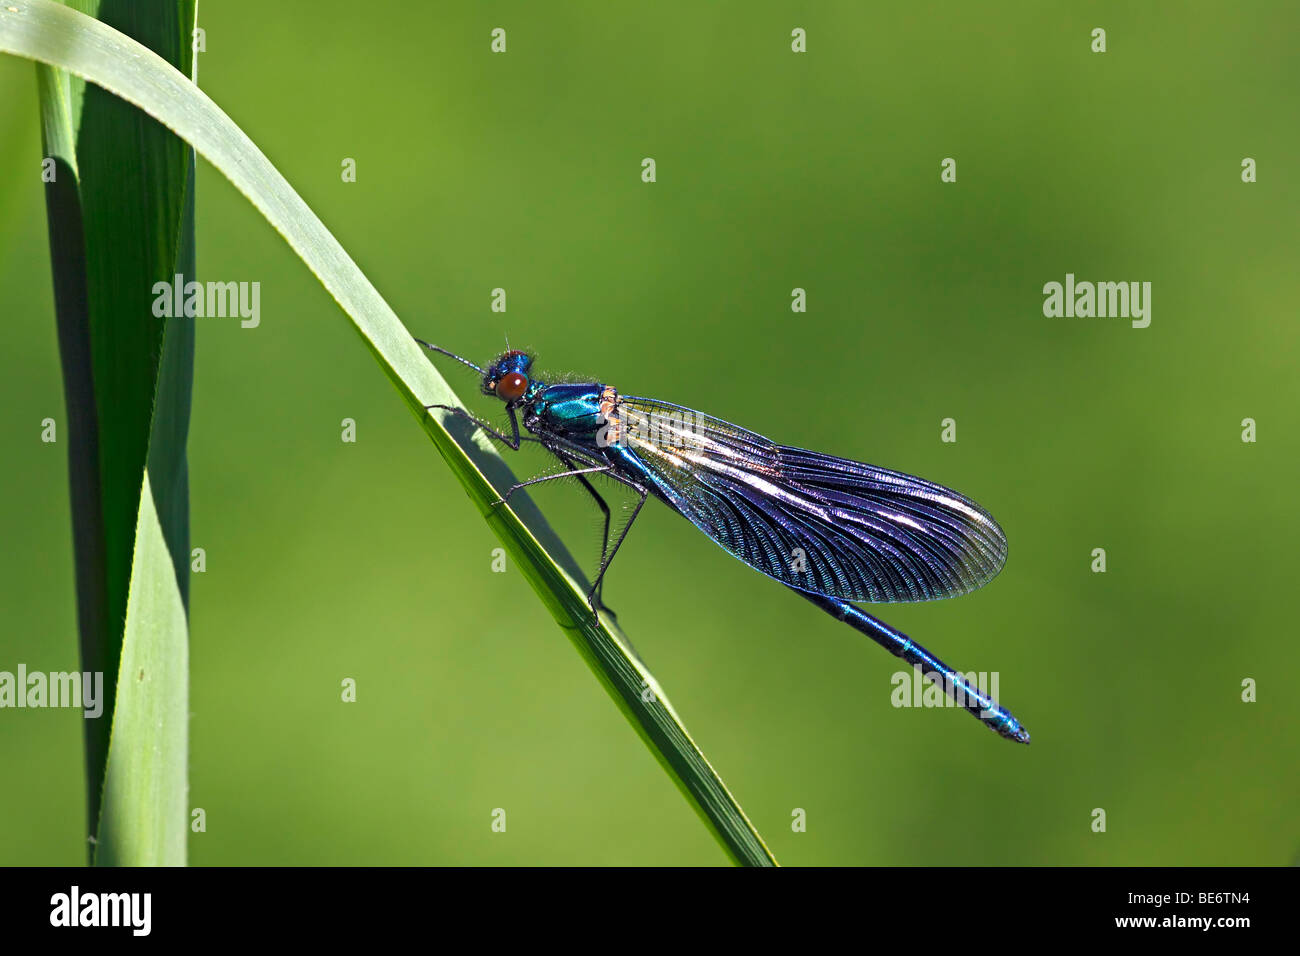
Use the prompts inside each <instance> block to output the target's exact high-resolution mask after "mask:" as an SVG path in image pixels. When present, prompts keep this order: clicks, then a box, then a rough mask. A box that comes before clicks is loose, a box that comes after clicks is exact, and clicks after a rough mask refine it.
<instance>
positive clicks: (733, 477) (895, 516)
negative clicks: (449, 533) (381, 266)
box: [416, 339, 1029, 743]
mask: <svg viewBox="0 0 1300 956" xmlns="http://www.w3.org/2000/svg"><path fill="white" fill-rule="evenodd" d="M416 341H417V342H420V344H421V345H423V346H424V347H425V348H427V349H430V350H432V351H434V352H440V353H442V354H443V355H447V356H450V357H451V358H454V359H456V361H458V362H460V363H461V364H463V365H467V366H469V367H470V368H472V369H473V370H474V371H476V372H477V373H478V374H479V375H480V376H481V385H482V390H483V394H485V395H492V396H495V397H497V398H499V399H501V400H502V401H503V402H504V403H505V409H506V415H507V416H508V418H509V421H510V433H509V434H506V433H505V432H502V431H499V430H498V429H496V428H493V427H492V426H491V425H490V424H488V423H487V422H484V421H481V420H480V419H477V418H475V417H474V416H472V415H470V414H469V413H468V412H467V411H465V410H464V409H463V408H458V407H455V406H451V405H429V406H427V407H428V408H440V409H446V410H447V411H448V412H450V413H452V414H455V415H460V416H463V417H465V418H467V419H469V421H471V422H473V423H474V424H475V425H477V426H478V427H479V428H482V429H483V430H484V431H485V432H487V433H488V434H490V435H492V436H493V437H495V438H497V439H500V440H501V441H503V442H505V443H506V445H508V446H509V447H510V448H512V449H514V450H515V451H518V450H519V448H520V445H521V443H522V442H525V441H533V442H538V443H539V444H541V446H542V447H543V448H545V449H546V450H547V451H548V452H550V453H551V454H552V455H554V456H555V457H556V458H557V459H558V460H559V461H560V463H561V465H563V470H561V471H557V472H554V473H551V474H546V475H541V476H539V477H536V478H531V479H529V480H528V481H521V482H519V483H517V484H515V485H513V486H512V487H510V488H509V489H507V490H506V491H505V492H504V493H503V494H502V495H501V501H502V502H504V501H507V500H509V498H510V496H511V495H513V494H514V493H515V492H516V491H518V490H519V489H520V488H525V487H527V486H529V485H536V484H540V483H541V482H544V481H553V480H555V479H559V478H576V479H577V480H578V481H579V482H581V483H582V485H583V487H584V488H585V489H586V490H587V492H588V493H589V494H590V495H591V496H592V498H593V499H595V501H596V503H597V504H598V505H599V506H600V509H601V511H603V512H604V515H605V534H604V545H603V546H602V548H601V559H600V567H599V569H598V570H597V572H596V577H595V581H594V583H593V584H592V588H591V593H590V594H589V595H588V596H587V600H588V603H589V604H590V605H591V608H592V612H593V613H595V612H596V610H597V608H598V607H599V606H600V604H601V600H600V595H601V583H602V581H603V580H604V577H605V572H606V571H608V570H609V565H610V562H611V561H613V560H614V555H615V554H617V553H618V549H619V547H620V546H621V545H622V544H623V541H624V539H625V538H626V537H627V533H628V530H629V529H630V528H631V527H632V524H633V522H635V521H636V518H637V515H638V514H640V512H641V508H642V506H643V505H644V504H645V502H646V499H647V498H648V497H650V496H651V495H653V496H654V497H655V498H658V499H659V500H660V501H662V502H663V503H664V504H666V505H668V507H670V508H672V509H673V510H674V511H676V512H677V513H678V514H680V515H681V516H682V517H684V518H686V519H687V520H688V521H690V522H691V523H692V524H693V525H695V526H696V527H697V528H699V529H700V530H701V531H703V532H704V533H705V534H707V535H708V536H709V537H710V538H712V539H713V540H714V541H716V542H717V543H718V544H719V545H721V546H722V547H723V548H724V549H726V550H727V551H729V552H730V553H731V554H733V555H735V556H736V557H737V558H739V559H740V560H742V561H744V562H745V563H746V564H748V565H749V566H750V567H751V568H754V569H755V570H756V571H761V572H763V573H764V574H766V575H767V576H768V577H771V578H774V579H776V580H777V581H780V582H781V583H782V584H784V585H785V586H786V587H788V588H790V589H791V590H792V591H794V592H795V593H796V594H799V595H800V596H801V597H804V598H806V599H807V600H809V601H811V602H812V603H813V604H815V605H817V606H818V607H819V608H821V609H822V610H824V611H826V612H827V613H829V614H832V615H834V616H835V617H836V618H838V619H839V620H841V621H844V622H845V623H847V624H849V625H850V626H851V627H854V628H856V629H857V630H858V631H861V632H862V633H863V634H865V635H866V636H867V637H869V638H871V639H872V640H873V641H875V642H876V643H877V644H880V645H881V646H882V647H884V648H885V649H886V650H887V651H889V652H890V653H891V654H894V655H895V656H896V657H900V658H902V659H903V660H904V661H906V662H907V663H908V664H910V665H911V666H913V667H917V668H920V670H921V672H922V673H923V675H924V676H925V677H926V678H927V679H929V680H931V681H933V682H934V683H936V684H938V685H942V687H943V689H944V691H945V692H946V693H947V694H948V695H949V696H950V697H951V698H952V699H953V700H954V702H955V703H956V704H958V705H959V706H961V707H963V708H964V709H965V710H967V711H969V712H970V713H971V714H974V715H975V716H976V717H977V718H978V719H979V720H980V721H982V722H983V723H984V724H985V725H986V726H987V727H989V728H991V729H992V730H994V731H996V732H997V733H999V734H1001V735H1002V736H1003V737H1006V738H1008V739H1010V740H1016V741H1019V742H1021V743H1029V734H1028V732H1026V731H1025V729H1024V728H1023V727H1021V726H1020V722H1019V721H1017V720H1016V718H1015V717H1013V716H1012V715H1011V713H1010V712H1009V711H1007V710H1006V709H1004V708H1002V707H1001V706H999V705H998V703H997V701H995V700H993V699H992V697H991V696H989V694H988V693H987V692H986V691H985V690H983V689H980V688H979V687H978V686H976V685H975V684H972V683H971V682H970V681H968V680H967V679H966V678H965V677H963V676H962V674H961V673H960V672H958V671H956V670H955V669H953V668H951V667H949V666H948V665H947V664H945V663H944V662H943V661H941V660H939V658H937V657H935V656H934V655H933V654H931V653H930V652H929V651H927V650H926V649H925V648H924V647H921V646H920V645H919V644H917V643H915V642H914V641H912V640H911V639H909V638H908V637H907V635H906V634H903V633H901V632H900V631H897V630H895V629H894V628H892V627H890V626H889V625H888V624H886V623H884V622H883V621H879V620H877V619H876V618H874V617H872V616H871V615H870V614H867V613H866V612H865V611H863V610H861V609H860V608H858V607H855V606H854V605H853V604H852V603H850V602H853V601H866V602H871V603H890V602H900V601H929V600H935V599H937V598H947V597H953V596H955V595H958V594H965V593H966V592H968V591H972V590H974V589H975V588H978V587H981V586H982V585H984V584H986V583H988V582H989V581H990V580H992V578H993V577H994V576H995V575H997V573H998V572H999V571H1000V570H1001V569H1002V565H1003V563H1005V561H1006V557H1007V541H1006V537H1005V536H1004V535H1003V533H1002V529H1001V528H1000V527H998V523H997V522H996V521H994V520H993V518H992V516H991V515H989V513H988V512H987V511H985V510H984V509H983V508H981V507H980V506H979V505H977V504H976V503H975V502H973V501H971V500H970V499H969V498H967V497H965V496H964V495H960V494H958V493H957V492H955V491H952V490H950V489H948V488H945V487H943V486H942V485H936V484H934V483H933V482H929V481H925V480H923V479H921V478H914V477H912V476H911V475H905V474H902V473H901V472H896V471H890V470H888V469H886V468H878V467H876V466H875V465H866V464H863V463H861V462H856V461H850V460H848V459H845V458H835V457H833V456H831V455H823V454H821V453H819V452H815V451H806V450H804V449H802V448H791V447H788V446H785V445H778V444H776V443H775V442H772V441H769V440H768V439H766V438H764V437H763V436H762V435H758V434H755V433H754V432H751V431H747V430H746V429H743V428H739V427H737V426H736V425H732V424H729V423H728V422H724V421H722V420H720V419H717V418H712V417H710V416H708V415H704V414H702V413H700V412H697V411H694V410H692V409H689V408H685V407H683V406H681V405H672V404H669V403H668V402H661V401H658V400H655V399H649V398H636V397H634V396H629V395H620V394H619V393H618V392H617V391H615V389H614V388H613V387H612V386H610V385H603V384H599V383H595V382H586V383H564V384H554V385H548V384H547V383H546V382H543V381H541V380H539V379H536V378H534V377H533V376H532V364H533V359H532V356H531V355H529V354H527V353H526V352H521V351H518V350H510V351H507V352H505V353H504V354H503V355H501V356H500V357H499V358H498V359H497V360H496V361H495V362H493V363H492V364H491V365H489V366H488V367H487V368H486V369H483V368H480V367H479V366H477V365H475V364H474V363H473V362H471V361H469V360H468V359H464V358H461V357H460V356H459V355H456V354H454V353H452V352H448V351H447V350H446V349H443V348H439V347H438V346H436V345H430V344H429V343H428V342H423V341H421V340H419V339H416ZM521 418H522V420H523V426H524V431H525V432H527V434H524V433H521V432H520V430H519V423H520V419H521ZM592 475H604V476H606V477H607V478H611V479H613V480H614V481H616V482H618V483H619V484H622V485H625V486H627V487H628V488H630V489H632V491H634V492H636V494H637V495H638V496H639V498H638V500H637V502H636V505H635V506H634V507H633V509H632V513H631V516H630V517H629V518H628V521H627V523H626V524H624V525H623V527H622V529H621V530H620V531H619V533H618V536H617V537H616V538H615V539H614V542H613V545H612V546H611V545H610V540H609V530H610V509H609V505H608V504H607V503H606V502H605V500H604V498H603V497H601V495H600V493H599V492H598V491H597V490H596V489H595V487H594V486H593V485H592V484H591V482H590V481H589V480H588V478H589V476H592Z"/></svg>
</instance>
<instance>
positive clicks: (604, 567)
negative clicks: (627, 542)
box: [587, 474, 650, 614]
mask: <svg viewBox="0 0 1300 956" xmlns="http://www.w3.org/2000/svg"><path fill="white" fill-rule="evenodd" d="M611 477H617V478H618V480H619V481H621V482H623V484H625V485H627V486H629V487H631V488H635V489H636V491H637V492H638V493H639V494H640V495H641V500H640V501H638V502H637V503H636V507H635V508H633V509H632V517H630V518H628V519H627V524H625V525H623V531H622V532H621V533H620V534H619V536H618V540H617V541H615V542H614V547H613V548H611V549H610V552H609V554H607V555H605V558H604V560H603V561H601V563H600V570H599V571H597V572H596V583H595V584H593V585H592V586H591V592H590V593H589V594H588V595H587V604H588V605H590V607H591V613H592V614H595V613H596V600H597V595H598V593H599V591H600V586H601V584H602V583H603V582H604V580H605V572H606V571H608V570H609V566H610V563H611V562H612V561H613V560H614V555H616V554H618V549H619V546H620V545H622V543H623V539H624V538H626V537H627V533H628V532H629V531H631V530H632V523H633V522H634V521H636V516H637V515H639V514H640V513H641V509H642V507H644V506H645V500H646V498H647V497H648V496H649V494H650V492H649V491H648V490H647V489H646V488H645V486H644V485H640V484H638V483H636V482H634V481H630V480H629V479H627V478H624V477H622V476H614V475H612V474H611Z"/></svg>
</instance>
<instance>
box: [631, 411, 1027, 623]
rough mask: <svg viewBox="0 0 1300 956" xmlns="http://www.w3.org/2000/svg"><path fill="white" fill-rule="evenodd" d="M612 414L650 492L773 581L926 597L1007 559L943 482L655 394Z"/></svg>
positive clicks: (986, 521)
mask: <svg viewBox="0 0 1300 956" xmlns="http://www.w3.org/2000/svg"><path fill="white" fill-rule="evenodd" d="M612 417H617V418H618V419H619V420H620V422H621V431H622V435H623V444H624V446H625V447H626V448H627V449H628V450H629V451H631V452H632V453H634V454H635V455H636V456H637V457H638V458H639V459H640V461H641V462H642V463H643V465H644V467H645V469H646V472H647V476H648V477H649V479H650V480H651V483H652V484H653V485H654V490H655V491H656V492H657V494H658V495H659V497H661V498H663V500H664V501H666V502H667V503H668V504H669V505H670V506H672V507H673V508H674V509H676V510H677V511H679V512H680V513H681V514H682V515H683V516H684V517H686V518H688V519H689V520H690V521H691V522H692V523H693V524H695V526H696V527H698V528H699V529H700V530H701V531H703V532H704V533H705V534H707V535H708V536H709V537H711V538H712V539H713V540H714V541H716V542H718V544H720V545H722V547H724V548H726V549H727V550H728V551H729V552H731V553H732V554H733V555H735V556H736V557H738V558H740V560H742V561H744V562H745V563H746V564H748V565H750V566H751V567H753V568H755V569H756V570H759V571H762V572H763V573H764V574H766V575H769V576H771V577H773V578H775V579H776V580H778V581H780V582H782V583H783V584H788V585H791V586H792V587H796V588H801V589H803V590H806V591H817V592H820V593H822V594H829V595H832V596H834V597H839V598H843V599H844V600H846V601H872V602H881V603H884V602H897V601H930V600H935V599H937V598H946V597H953V596H954V595H958V594H965V593H966V592H968V591H972V590H974V589H975V588H978V587H980V586H982V585H984V584H986V583H988V581H990V580H991V579H992V578H993V577H994V576H995V575H996V574H997V573H998V572H999V571H1000V570H1001V569H1002V565H1003V564H1004V563H1005V562H1006V557H1007V541H1006V537H1005V536H1004V535H1003V534H1002V529H1001V528H999V527H998V524H997V522H996V521H994V520H993V518H992V516H991V515H989V513H988V512H987V511H985V510H984V509H982V508H981V507H980V506H979V505H977V504H976V503H975V502H973V501H971V500H970V499H969V498H967V497H965V496H964V495H960V494H958V493H957V492H955V491H952V490H951V489H948V488H945V487H943V486H942V485H936V484H934V483H933V482H929V481H925V480H923V479H921V478H914V477H912V476H911V475H905V474H902V473H900V472H896V471H890V470H889V469H887V468H877V467H876V466H874V465H866V464H863V463H861V462H856V461H849V460H848V459H845V458H835V457H832V456H830V455H823V454H819V453H818V452H814V451H805V450H804V449H802V448H789V447H786V446H784V445H777V444H775V443H773V442H771V441H769V440H768V439H766V438H764V437H763V436H762V435H757V434H755V433H754V432H750V431H746V430H745V429H743V428H738V427H737V426H735V425H731V424H729V423H728V422H724V421H721V420H720V419H717V418H712V417H710V416H707V415H702V414H700V413H699V412H696V411H693V410H691V409H689V408H683V407H681V406H678V405H671V404H669V403H667V402H659V401H656V400H654V399H646V398H633V397H623V398H621V399H620V402H619V405H618V407H617V410H616V412H615V416H612Z"/></svg>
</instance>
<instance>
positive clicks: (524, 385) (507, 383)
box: [497, 372, 528, 402]
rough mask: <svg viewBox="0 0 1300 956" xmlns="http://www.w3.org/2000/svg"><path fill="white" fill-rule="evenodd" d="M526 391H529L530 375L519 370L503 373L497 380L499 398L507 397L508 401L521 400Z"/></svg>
mask: <svg viewBox="0 0 1300 956" xmlns="http://www.w3.org/2000/svg"><path fill="white" fill-rule="evenodd" d="M526 391H528V377H527V376H526V375H520V374H519V373H518V372H511V373H510V374H509V375H502V376H501V379H500V381H498V382H497V398H501V399H505V400H506V401H507V402H517V401H519V399H521V398H523V397H524V392H526Z"/></svg>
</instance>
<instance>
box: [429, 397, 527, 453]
mask: <svg viewBox="0 0 1300 956" xmlns="http://www.w3.org/2000/svg"><path fill="white" fill-rule="evenodd" d="M424 407H425V408H426V409H428V408H441V409H445V410H446V411H449V412H451V413H452V414H453V415H459V416H460V417H461V418H464V419H465V420H467V421H468V422H470V423H471V424H473V425H476V426H477V427H479V428H481V429H483V430H484V431H485V432H487V433H488V434H489V435H491V436H492V437H493V438H499V439H500V440H501V441H503V442H505V443H506V445H507V447H509V448H510V450H511V451H518V450H519V443H520V442H525V441H539V440H540V439H537V438H532V437H530V436H527V435H523V436H521V435H520V434H519V419H518V418H516V417H515V410H514V409H513V408H511V407H510V406H509V405H507V406H506V412H507V413H508V414H509V415H510V434H509V435H504V434H502V433H501V432H499V431H497V430H496V429H495V428H493V427H492V426H491V425H489V424H488V423H487V422H485V421H483V420H482V419H479V418H475V417H474V416H473V415H471V414H470V413H469V412H467V411H465V409H463V408H461V407H459V406H457V405H425V406H424Z"/></svg>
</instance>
